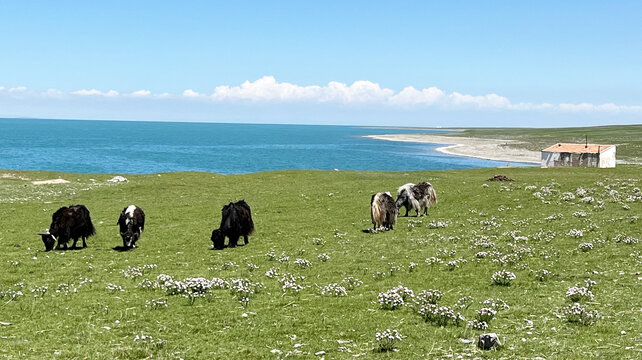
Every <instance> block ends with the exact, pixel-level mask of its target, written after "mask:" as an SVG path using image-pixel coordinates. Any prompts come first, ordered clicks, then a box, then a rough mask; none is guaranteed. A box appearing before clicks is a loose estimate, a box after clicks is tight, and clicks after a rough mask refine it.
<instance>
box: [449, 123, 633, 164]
mask: <svg viewBox="0 0 642 360" xmlns="http://www.w3.org/2000/svg"><path fill="white" fill-rule="evenodd" d="M454 135H456V136H471V137H485V138H492V139H507V140H519V141H522V142H521V143H519V144H514V145H509V146H516V147H518V148H526V149H528V150H534V151H540V150H542V149H545V148H547V147H549V146H551V145H554V144H556V143H559V142H571V143H584V141H585V136H588V141H589V143H592V144H615V145H617V158H618V160H623V161H626V162H629V163H636V164H642V125H613V126H595V127H581V128H556V129H550V128H547V129H535V128H510V129H493V128H490V129H466V130H464V131H462V132H458V133H456V134H454Z"/></svg>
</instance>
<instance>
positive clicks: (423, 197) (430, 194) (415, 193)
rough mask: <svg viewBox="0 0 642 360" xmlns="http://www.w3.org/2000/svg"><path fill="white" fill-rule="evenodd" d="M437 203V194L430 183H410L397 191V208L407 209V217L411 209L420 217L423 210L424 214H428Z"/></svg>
mask: <svg viewBox="0 0 642 360" xmlns="http://www.w3.org/2000/svg"><path fill="white" fill-rule="evenodd" d="M436 203H437V193H436V192H435V188H434V187H433V186H432V185H431V184H430V183H429V182H425V181H424V182H421V183H419V184H417V185H415V184H412V183H409V184H405V185H402V186H400V187H399V189H397V208H399V209H400V208H401V207H402V206H403V207H405V208H406V216H408V212H409V210H410V209H413V210H415V211H416V212H417V216H419V214H420V212H421V210H423V214H424V215H427V214H428V208H429V207H430V206H432V205H434V204H436Z"/></svg>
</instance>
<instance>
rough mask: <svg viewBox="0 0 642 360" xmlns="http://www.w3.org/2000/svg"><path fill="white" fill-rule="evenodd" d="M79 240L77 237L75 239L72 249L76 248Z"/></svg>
mask: <svg viewBox="0 0 642 360" xmlns="http://www.w3.org/2000/svg"><path fill="white" fill-rule="evenodd" d="M77 242H78V238H75V239H74V244H73V245H71V248H72V249H75V248H76V243H77Z"/></svg>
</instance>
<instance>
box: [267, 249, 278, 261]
mask: <svg viewBox="0 0 642 360" xmlns="http://www.w3.org/2000/svg"><path fill="white" fill-rule="evenodd" d="M265 256H267V258H268V260H269V261H274V260H275V259H276V254H275V253H274V250H270V251H269V252H268V253H267V254H265Z"/></svg>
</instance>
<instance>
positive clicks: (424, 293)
mask: <svg viewBox="0 0 642 360" xmlns="http://www.w3.org/2000/svg"><path fill="white" fill-rule="evenodd" d="M442 296H444V293H442V292H441V291H439V290H435V289H429V290H421V291H420V292H418V293H417V296H416V304H417V305H419V306H423V305H426V304H433V305H436V304H437V303H438V302H439V300H440V299H441V297H442Z"/></svg>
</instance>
